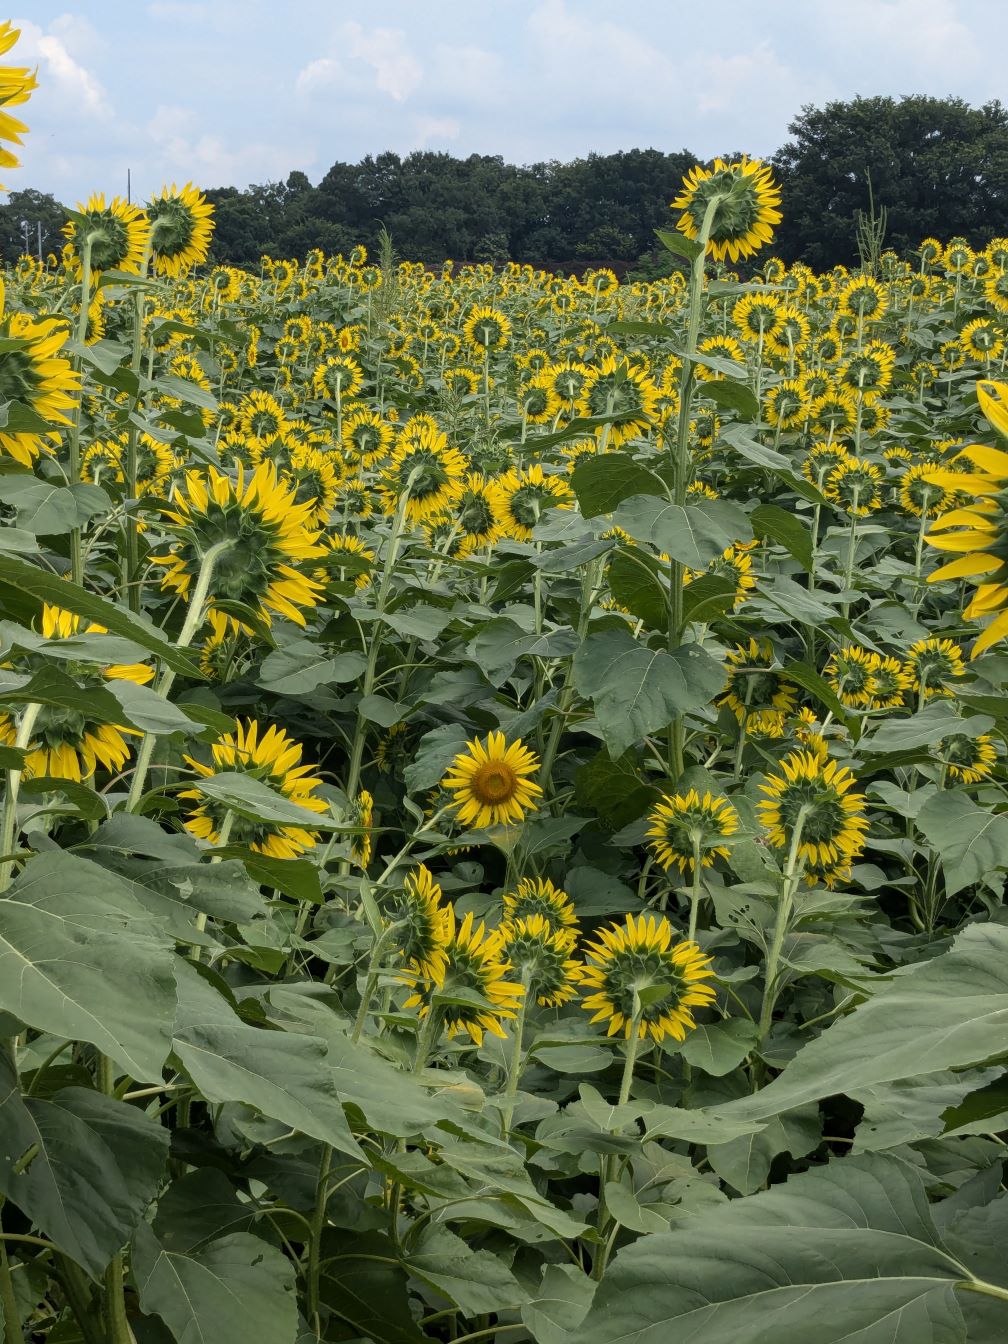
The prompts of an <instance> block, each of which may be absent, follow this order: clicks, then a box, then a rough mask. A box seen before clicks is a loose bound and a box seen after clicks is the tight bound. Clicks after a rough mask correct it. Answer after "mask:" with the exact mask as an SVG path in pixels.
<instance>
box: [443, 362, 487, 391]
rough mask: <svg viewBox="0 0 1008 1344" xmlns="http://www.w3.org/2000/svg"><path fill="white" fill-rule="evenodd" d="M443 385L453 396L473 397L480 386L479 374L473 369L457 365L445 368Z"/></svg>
mask: <svg viewBox="0 0 1008 1344" xmlns="http://www.w3.org/2000/svg"><path fill="white" fill-rule="evenodd" d="M444 385H445V387H446V388H448V390H449V392H451V393H452V394H453V395H454V396H457V397H475V396H476V394H477V393H478V392H479V388H480V375H479V374H478V373H477V372H476V370H475V369H467V368H465V367H463V366H462V365H458V366H456V367H455V368H454V369H445V372H444Z"/></svg>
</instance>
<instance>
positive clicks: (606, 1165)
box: [591, 991, 644, 1282]
mask: <svg viewBox="0 0 1008 1344" xmlns="http://www.w3.org/2000/svg"><path fill="white" fill-rule="evenodd" d="M643 1016H644V1006H643V1004H642V1003H641V1001H640V999H639V998H638V996H637V993H636V991H635V992H634V1014H633V1017H632V1018H631V1019H630V1024H629V1035H628V1036H627V1042H626V1052H625V1054H624V1057H623V1078H622V1080H621V1082H620V1090H619V1099H618V1100H617V1102H616V1105H617V1106H625V1105H626V1104H627V1102H628V1101H629V1100H630V1088H631V1087H632V1086H633V1076H634V1065H635V1064H636V1062H637V1051H638V1048H639V1046H640V1027H641V1018H642V1017H643ZM615 1172H616V1158H615V1155H614V1154H612V1153H608V1154H606V1156H605V1157H603V1158H602V1159H601V1161H600V1164H599V1206H598V1232H599V1236H600V1237H601V1238H602V1245H601V1246H600V1247H599V1249H598V1253H597V1254H596V1256H595V1259H594V1260H593V1261H592V1270H591V1276H592V1278H593V1279H595V1281H596V1282H598V1280H599V1279H601V1278H602V1275H603V1274H604V1273H605V1269H606V1263H607V1261H608V1259H609V1250H610V1247H611V1241H610V1239H609V1238H608V1237H607V1235H606V1234H607V1232H608V1230H609V1225H610V1223H611V1222H612V1221H613V1220H612V1218H611V1217H610V1216H609V1211H608V1209H607V1207H606V1198H605V1189H606V1186H607V1185H608V1184H609V1182H610V1181H612V1180H613V1178H614V1176H615Z"/></svg>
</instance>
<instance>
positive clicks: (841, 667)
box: [823, 644, 877, 709]
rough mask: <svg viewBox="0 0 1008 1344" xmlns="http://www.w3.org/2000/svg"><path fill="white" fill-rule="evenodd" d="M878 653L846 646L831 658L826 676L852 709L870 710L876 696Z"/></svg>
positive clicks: (855, 646)
mask: <svg viewBox="0 0 1008 1344" xmlns="http://www.w3.org/2000/svg"><path fill="white" fill-rule="evenodd" d="M876 659H877V654H873V653H869V652H868V650H867V649H862V648H859V647H858V645H856V644H847V645H845V646H844V647H843V648H842V649H837V651H836V652H835V653H833V654H831V655H830V659H829V661H828V662H827V664H826V666H825V667H824V668H823V676H824V677H825V679H826V681H827V682H828V683H829V685H830V686H831V687H832V688H833V690H834V691H835V692H836V695H837V698H838V699H839V701H840V703H841V704H842V705H846V706H847V707H848V708H849V709H857V708H867V706H869V705H870V704H871V702H872V700H873V699H874V697H875V664H876Z"/></svg>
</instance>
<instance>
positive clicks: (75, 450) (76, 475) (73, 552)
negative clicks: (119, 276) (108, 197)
mask: <svg viewBox="0 0 1008 1344" xmlns="http://www.w3.org/2000/svg"><path fill="white" fill-rule="evenodd" d="M95 237H96V235H95V234H94V233H88V234H86V235H85V237H84V246H83V249H82V251H81V282H80V305H81V306H80V313H79V314H78V316H77V333H76V340H77V347H78V353H77V354H75V355H74V357H73V367H74V369H75V370H76V371H77V372H78V373H80V372H81V369H82V367H83V360H82V358H81V355H80V353H79V351H80V350H82V349H83V348H84V346H85V344H86V343H87V323H88V308H89V307H90V305H91V247H92V245H93V243H94V240H95ZM82 382H83V376H82ZM83 419H84V393H83V388H78V391H77V405H76V407H75V408H74V417H73V423H72V424H71V426H70V440H69V447H70V485H71V486H75V485H77V484H78V482H79V481H80V438H81V424H82V422H83ZM70 578H71V579H72V580H73V582H74V583H76V584H78V585H83V583H84V557H83V554H82V551H81V530H80V528H79V527H75V528H73V529H72V530H71V532H70Z"/></svg>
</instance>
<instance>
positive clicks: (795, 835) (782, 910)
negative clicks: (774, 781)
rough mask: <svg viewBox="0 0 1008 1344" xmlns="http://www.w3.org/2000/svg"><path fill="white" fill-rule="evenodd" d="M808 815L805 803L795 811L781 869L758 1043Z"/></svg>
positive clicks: (767, 1018) (770, 1006) (772, 1000)
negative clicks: (795, 815)
mask: <svg viewBox="0 0 1008 1344" xmlns="http://www.w3.org/2000/svg"><path fill="white" fill-rule="evenodd" d="M808 814H809V808H808V806H807V804H802V806H801V807H800V808H799V809H798V815H797V817H796V818H795V823H794V827H793V828H792V831H791V845H790V848H789V850H788V857H787V863H786V864H785V866H784V880H783V882H782V884H781V899H780V904H779V905H778V907H777V920H776V923H775V924H774V933H773V942H772V943H771V944H770V951H769V954H768V955H767V964H766V976H765V978H764V981H763V1006H762V1009H761V1010H760V1020H759V1039H760V1040H761V1041H762V1040H763V1038H764V1037H765V1036H766V1034H767V1032H768V1031H769V1030H770V1023H771V1022H772V1020H773V1011H774V1007H775V1005H776V1003H777V968H778V966H779V965H780V956H781V949H782V948H783V946H784V939H785V937H786V936H787V931H788V928H789V926H790V923H791V913H792V911H793V909H794V897H795V891H796V889H797V886H798V882H799V881H800V879H801V870H802V864H801V862H800V860H799V851H800V849H801V838H802V831H803V830H804V827H805V819H806V817H807V816H808Z"/></svg>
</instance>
